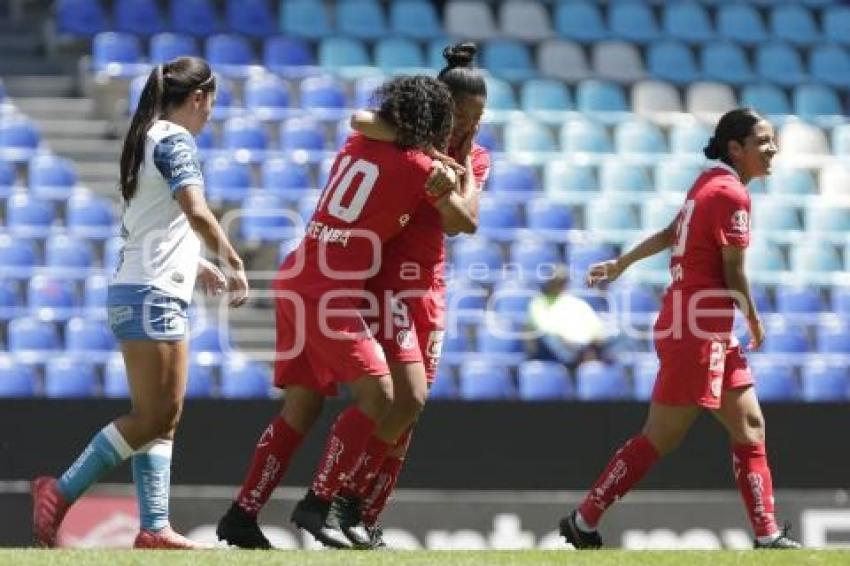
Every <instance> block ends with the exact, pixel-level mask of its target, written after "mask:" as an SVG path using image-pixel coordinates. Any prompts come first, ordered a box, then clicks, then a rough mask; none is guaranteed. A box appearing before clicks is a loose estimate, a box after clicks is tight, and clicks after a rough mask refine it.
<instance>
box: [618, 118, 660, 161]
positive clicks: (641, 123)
mask: <svg viewBox="0 0 850 566" xmlns="http://www.w3.org/2000/svg"><path fill="white" fill-rule="evenodd" d="M614 147H616V148H617V152H618V153H620V154H658V153H666V152H667V142H666V140H665V139H664V134H663V133H662V132H661V130H660V129H659V128H658V127H657V126H655V125H654V124H652V123H651V122H648V121H645V120H629V121H625V122H621V123H620V124H618V125H617V126H616V128H615V129H614ZM650 160H651V161H655V159H654V158H650Z"/></svg>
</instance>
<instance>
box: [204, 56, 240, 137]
mask: <svg viewBox="0 0 850 566" xmlns="http://www.w3.org/2000/svg"><path fill="white" fill-rule="evenodd" d="M214 75H215V84H216V87H215V105H214V106H213V111H212V117H213V119H215V120H223V119H226V118H229V117H230V116H236V115H239V114H241V113H242V110H243V109H242V108H241V107H238V106H236V105H235V102H234V99H233V83H231V81H230V80H229V79H226V78H224V77H222V76H221V75H219V74H218V73H214ZM209 128H210V125H209V124H207V126H206V128H204V130H209ZM201 133H202V134H203V133H204V131H203V130H202V132H201ZM199 137H200V136H199ZM198 141H200V140H196V142H198ZM198 147H201V146H200V143H199V144H198Z"/></svg>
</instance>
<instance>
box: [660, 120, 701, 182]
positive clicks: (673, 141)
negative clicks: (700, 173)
mask: <svg viewBox="0 0 850 566" xmlns="http://www.w3.org/2000/svg"><path fill="white" fill-rule="evenodd" d="M709 138H711V130H710V129H709V128H708V127H707V126H706V125H705V124H703V123H702V122H698V121H692V122H677V123H676V124H674V125H673V127H672V128H671V129H670V152H671V153H678V154H688V155H699V156H700V157H702V155H703V153H702V150H703V148H704V147H705V146H706V145H708V140H709ZM695 179H696V177H693V178H692V179H691V182H693V181H694V180H695Z"/></svg>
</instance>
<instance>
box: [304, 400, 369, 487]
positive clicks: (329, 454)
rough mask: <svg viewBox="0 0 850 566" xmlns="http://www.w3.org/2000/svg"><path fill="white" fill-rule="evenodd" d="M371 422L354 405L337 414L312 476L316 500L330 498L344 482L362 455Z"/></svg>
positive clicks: (367, 440) (367, 439)
mask: <svg viewBox="0 0 850 566" xmlns="http://www.w3.org/2000/svg"><path fill="white" fill-rule="evenodd" d="M375 424H376V423H375V421H373V420H372V419H370V418H369V417H368V416H367V415H366V414H364V413H363V412H361V411H360V409H358V408H357V407H349V408H348V409H346V410H344V411H343V412H342V413H341V414H340V415H339V417H337V419H336V422H335V423H334V425H333V428H332V429H331V434H330V437H329V438H328V443H327V444H326V445H325V452H324V454H322V459H321V460H319V469H318V471H317V472H316V477H315V478H314V479H313V486H312V490H313V492H314V493H315V494H316V495H317V496H318V497H319V498H320V499H324V500H326V501H330V500H331V499H333V497H334V495H336V494H337V492H338V491H339V489H340V488H341V487H342V486H343V485H345V483H346V481H347V480H348V477H349V476H350V475H351V474H352V472H353V471H354V469H355V467H356V466H357V464H358V463H359V462H360V458H362V456H363V451H364V450H365V449H366V445H367V444H368V442H369V437H370V436H372V433H373V432H374V431H375Z"/></svg>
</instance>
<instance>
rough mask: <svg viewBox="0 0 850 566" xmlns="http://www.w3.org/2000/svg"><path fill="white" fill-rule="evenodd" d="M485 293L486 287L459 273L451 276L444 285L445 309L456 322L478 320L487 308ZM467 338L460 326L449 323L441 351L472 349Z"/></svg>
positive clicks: (466, 350) (465, 350)
mask: <svg viewBox="0 0 850 566" xmlns="http://www.w3.org/2000/svg"><path fill="white" fill-rule="evenodd" d="M500 261H501V260H500ZM455 265H457V263H455ZM458 271H460V270H458ZM487 294H488V293H487V289H485V288H484V287H482V286H481V285H479V284H478V283H476V282H475V281H472V280H470V279H468V278H467V277H466V274H463V273H461V274H459V275H458V276H456V277H453V278H452V280H451V281H449V283H448V285H447V287H446V310H447V312H448V313H449V316H450V317H452V318H453V319H454V320H455V321H457V322H465V321H478V320H480V318H481V315H482V314H483V313H484V310H485V309H486V308H487ZM467 338H468V337H467V336H466V333H464V332H463V329H462V328H451V325H449V329H448V330H446V334H445V336H444V341H443V351H444V352H445V351H451V352H455V353H457V352H468V351H470V350H472V348H471V347H470V344H469V340H468V339H467Z"/></svg>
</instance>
